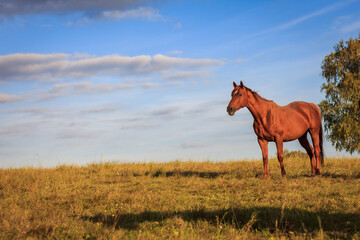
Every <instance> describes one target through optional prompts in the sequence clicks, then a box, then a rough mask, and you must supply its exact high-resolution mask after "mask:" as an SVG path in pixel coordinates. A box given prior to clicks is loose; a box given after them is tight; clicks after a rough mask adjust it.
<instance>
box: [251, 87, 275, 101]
mask: <svg viewBox="0 0 360 240" xmlns="http://www.w3.org/2000/svg"><path fill="white" fill-rule="evenodd" d="M244 87H245V86H244ZM245 89H246V90H247V91H249V92H251V93H252V95H253V96H254V97H255V99H256V100H257V101H259V100H264V101H267V102H273V100H268V99H266V98H263V97H262V96H260V95H259V94H258V93H257V92H255V91H253V90H251V89H250V88H248V87H245Z"/></svg>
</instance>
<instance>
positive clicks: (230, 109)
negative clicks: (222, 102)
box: [227, 106, 236, 116]
mask: <svg viewBox="0 0 360 240" xmlns="http://www.w3.org/2000/svg"><path fill="white" fill-rule="evenodd" d="M235 111H236V108H234V107H232V106H228V107H227V112H228V114H229V115H230V116H232V115H234V114H235Z"/></svg>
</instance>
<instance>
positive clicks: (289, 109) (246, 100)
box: [227, 81, 324, 178]
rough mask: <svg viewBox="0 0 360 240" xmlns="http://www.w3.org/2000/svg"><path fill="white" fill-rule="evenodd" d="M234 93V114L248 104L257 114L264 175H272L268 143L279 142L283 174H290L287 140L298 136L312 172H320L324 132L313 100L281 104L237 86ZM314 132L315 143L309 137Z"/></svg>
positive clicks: (241, 84) (255, 115)
mask: <svg viewBox="0 0 360 240" xmlns="http://www.w3.org/2000/svg"><path fill="white" fill-rule="evenodd" d="M233 84H234V90H233V91H232V93H231V97H232V98H231V101H230V102H229V105H228V107H227V112H228V113H229V115H230V116H232V115H234V114H235V112H236V111H237V110H239V109H241V108H243V107H247V109H249V111H250V112H251V114H252V116H253V117H254V124H253V127H254V131H255V134H256V135H257V137H258V142H259V145H260V147H261V151H262V155H263V164H264V171H265V174H264V177H265V178H268V177H269V169H268V142H275V143H276V148H277V157H278V160H279V163H280V167H281V175H282V176H283V177H284V176H285V175H286V172H285V168H284V163H283V142H288V141H293V140H295V139H298V140H299V142H300V144H301V146H302V147H303V148H305V150H306V152H307V154H308V155H309V157H310V164H311V173H312V175H320V170H319V166H320V162H321V164H322V165H323V164H324V154H323V131H322V123H321V114H320V110H319V108H318V107H317V106H316V105H315V104H313V103H307V102H292V103H290V104H288V105H286V106H279V105H277V104H276V103H275V102H273V101H269V100H266V99H264V98H262V97H261V96H260V95H259V94H257V93H256V92H254V91H252V90H251V89H249V88H247V87H245V86H244V84H243V82H242V81H241V82H240V85H236V83H235V82H234V83H233ZM308 132H309V133H310V135H311V139H312V142H313V145H314V149H315V154H314V149H313V148H312V147H311V145H310V143H309V141H308V140H307V133H308ZM315 158H316V161H315Z"/></svg>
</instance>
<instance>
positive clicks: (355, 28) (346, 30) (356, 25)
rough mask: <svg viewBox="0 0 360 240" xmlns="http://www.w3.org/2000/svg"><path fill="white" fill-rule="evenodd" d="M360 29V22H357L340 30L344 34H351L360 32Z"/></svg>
mask: <svg viewBox="0 0 360 240" xmlns="http://www.w3.org/2000/svg"><path fill="white" fill-rule="evenodd" d="M359 29H360V21H357V22H352V23H349V24H347V25H344V26H342V27H341V28H340V31H341V32H342V33H350V32H355V31H358V30H359Z"/></svg>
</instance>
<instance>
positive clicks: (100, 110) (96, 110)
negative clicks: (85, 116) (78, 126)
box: [81, 106, 119, 113]
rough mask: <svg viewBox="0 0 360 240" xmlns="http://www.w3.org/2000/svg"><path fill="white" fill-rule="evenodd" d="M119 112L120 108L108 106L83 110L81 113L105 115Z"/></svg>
mask: <svg viewBox="0 0 360 240" xmlns="http://www.w3.org/2000/svg"><path fill="white" fill-rule="evenodd" d="M117 110H119V107H112V106H107V107H97V108H91V109H87V110H83V111H81V113H104V112H114V111H117Z"/></svg>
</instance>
